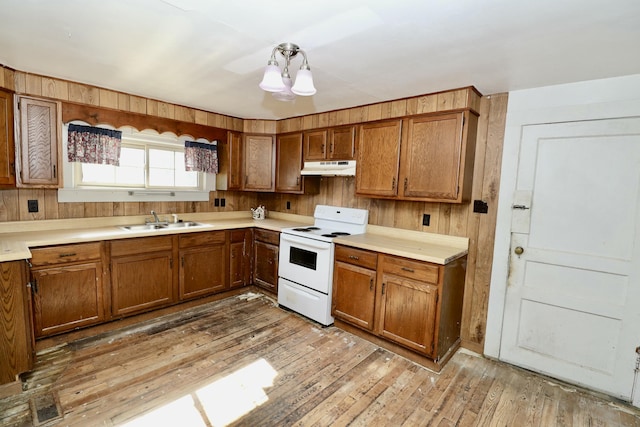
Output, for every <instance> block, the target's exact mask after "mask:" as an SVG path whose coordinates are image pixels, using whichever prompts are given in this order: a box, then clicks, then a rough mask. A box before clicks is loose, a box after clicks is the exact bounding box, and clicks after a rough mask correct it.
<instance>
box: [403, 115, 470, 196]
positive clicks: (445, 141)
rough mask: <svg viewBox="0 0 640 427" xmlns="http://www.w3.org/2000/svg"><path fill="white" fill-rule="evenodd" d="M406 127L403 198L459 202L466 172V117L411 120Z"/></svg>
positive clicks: (434, 117)
mask: <svg viewBox="0 0 640 427" xmlns="http://www.w3.org/2000/svg"><path fill="white" fill-rule="evenodd" d="M406 125H407V126H406V127H407V130H406V132H405V138H404V141H403V143H402V161H401V165H402V166H401V168H400V180H401V190H400V195H401V197H406V198H420V199H427V200H456V199H457V198H458V192H459V190H460V175H461V172H462V170H461V166H462V125H463V113H455V114H445V115H439V116H427V117H420V118H411V119H407V121H406Z"/></svg>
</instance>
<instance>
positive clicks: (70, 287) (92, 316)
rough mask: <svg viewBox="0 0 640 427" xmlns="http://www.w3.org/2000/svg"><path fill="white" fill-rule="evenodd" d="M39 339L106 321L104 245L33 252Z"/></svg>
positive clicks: (67, 246)
mask: <svg viewBox="0 0 640 427" xmlns="http://www.w3.org/2000/svg"><path fill="white" fill-rule="evenodd" d="M31 254H32V258H31V272H30V274H31V280H30V283H31V287H32V291H33V303H34V330H35V336H36V337H44V336H48V335H53V334H58V333H61V332H67V331H70V330H73V329H76V328H80V327H85V326H90V325H95V324H97V323H100V322H102V321H104V320H105V307H104V299H103V297H104V289H103V264H102V260H101V254H102V243H100V242H96V243H81V244H76V245H61V246H55V247H47V248H37V249H32V250H31Z"/></svg>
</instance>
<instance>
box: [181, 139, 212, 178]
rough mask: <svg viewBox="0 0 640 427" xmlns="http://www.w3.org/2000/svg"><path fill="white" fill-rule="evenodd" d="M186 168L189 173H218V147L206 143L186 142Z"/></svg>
mask: <svg viewBox="0 0 640 427" xmlns="http://www.w3.org/2000/svg"><path fill="white" fill-rule="evenodd" d="M184 166H185V170H187V171H196V172H206V173H218V147H217V146H216V145H215V144H209V143H206V142H196V141H185V143H184Z"/></svg>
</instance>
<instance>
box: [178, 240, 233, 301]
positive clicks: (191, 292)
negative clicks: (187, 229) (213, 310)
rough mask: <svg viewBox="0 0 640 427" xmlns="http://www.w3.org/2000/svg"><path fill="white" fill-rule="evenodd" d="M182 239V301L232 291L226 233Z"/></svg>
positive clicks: (180, 279)
mask: <svg viewBox="0 0 640 427" xmlns="http://www.w3.org/2000/svg"><path fill="white" fill-rule="evenodd" d="M178 239H179V247H180V253H179V256H180V276H179V277H180V278H179V296H180V300H181V301H183V300H187V299H191V298H197V297H202V296H205V295H209V294H212V293H215V292H220V291H224V290H226V289H229V281H228V280H227V244H226V241H227V239H226V232H224V231H213V232H204V233H191V234H181V235H180V236H179V237H178Z"/></svg>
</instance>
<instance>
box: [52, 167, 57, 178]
mask: <svg viewBox="0 0 640 427" xmlns="http://www.w3.org/2000/svg"><path fill="white" fill-rule="evenodd" d="M53 177H54V178H57V176H56V165H53Z"/></svg>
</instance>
